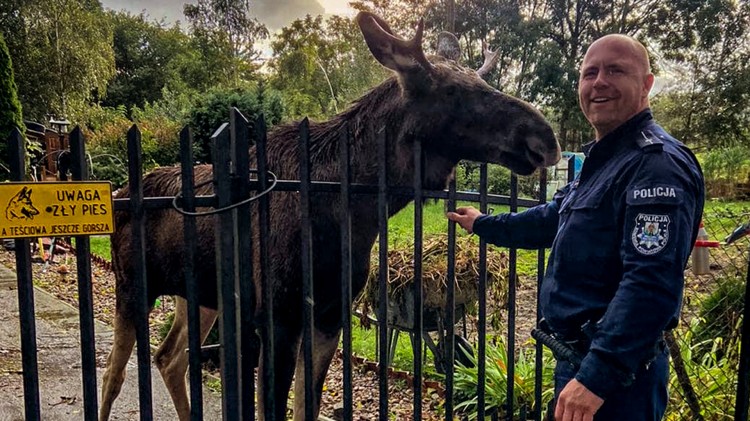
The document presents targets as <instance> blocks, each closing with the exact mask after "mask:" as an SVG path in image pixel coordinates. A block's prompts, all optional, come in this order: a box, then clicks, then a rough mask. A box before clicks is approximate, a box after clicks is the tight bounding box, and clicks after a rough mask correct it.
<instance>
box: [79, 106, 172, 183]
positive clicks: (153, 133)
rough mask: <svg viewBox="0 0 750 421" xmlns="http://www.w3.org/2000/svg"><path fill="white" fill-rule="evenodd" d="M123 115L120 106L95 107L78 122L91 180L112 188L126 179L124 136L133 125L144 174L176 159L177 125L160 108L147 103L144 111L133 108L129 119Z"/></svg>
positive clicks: (126, 152) (123, 111) (125, 142)
mask: <svg viewBox="0 0 750 421" xmlns="http://www.w3.org/2000/svg"><path fill="white" fill-rule="evenodd" d="M126 114H127V112H126V110H125V107H123V106H121V107H118V108H108V107H98V106H97V107H90V108H89V109H88V112H87V113H86V114H85V115H81V116H80V119H79V124H80V125H81V127H82V129H83V131H84V134H85V136H86V139H87V141H88V146H89V152H90V154H91V163H92V168H91V170H92V173H93V178H95V179H99V180H110V181H112V183H113V185H114V186H115V187H119V186H122V185H123V184H124V182H125V181H126V180H127V174H128V171H127V164H126V163H127V162H128V158H127V157H128V151H127V133H128V130H130V128H131V127H132V125H133V124H137V125H138V128H139V130H140V131H141V148H142V150H143V155H142V157H143V167H144V170H145V171H148V170H150V169H152V168H154V167H156V166H164V165H172V164H174V163H176V162H178V160H179V150H180V149H179V147H180V142H179V132H180V130H181V129H182V124H181V122H179V121H175V120H172V119H170V118H169V117H168V116H165V115H164V114H163V113H161V109H160V108H158V107H152V106H150V105H149V104H146V106H145V108H144V109H140V108H138V107H135V108H134V109H133V111H132V114H133V119H132V120H131V119H130V118H128V117H127V115H126Z"/></svg>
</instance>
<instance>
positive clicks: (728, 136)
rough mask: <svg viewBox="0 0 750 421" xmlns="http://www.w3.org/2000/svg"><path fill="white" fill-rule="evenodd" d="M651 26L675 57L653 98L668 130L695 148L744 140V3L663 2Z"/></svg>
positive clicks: (749, 115) (748, 46) (748, 85)
mask: <svg viewBox="0 0 750 421" xmlns="http://www.w3.org/2000/svg"><path fill="white" fill-rule="evenodd" d="M667 22H669V24H668V25H667V24H666V23H667ZM652 28H653V29H652V30H651V32H650V35H651V36H652V37H654V38H655V39H657V40H658V41H659V42H660V44H661V47H662V48H661V52H662V54H663V55H664V56H665V58H667V59H670V60H672V61H674V62H676V65H673V66H672V69H671V76H672V79H673V80H674V81H675V83H673V85H672V87H671V89H669V90H667V92H666V93H665V94H663V95H661V97H660V98H658V99H657V100H658V102H659V104H660V105H664V110H665V113H664V117H665V119H667V120H669V121H670V123H671V124H670V128H671V129H672V130H673V131H674V133H675V134H676V135H677V136H679V137H680V138H681V139H684V140H686V141H689V142H691V143H693V144H695V145H697V146H698V147H699V148H700V149H703V148H706V149H708V148H714V147H728V146H733V145H739V144H742V145H745V146H750V111H748V110H749V109H750V62H749V61H748V60H747V58H748V57H750V36H749V34H750V3H748V2H746V1H740V2H733V1H721V0H709V1H705V2H666V3H665V4H664V5H663V7H662V8H660V9H659V10H658V13H655V14H654V24H653V26H652ZM659 109H660V110H661V107H660V108H659Z"/></svg>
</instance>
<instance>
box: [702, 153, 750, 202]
mask: <svg viewBox="0 0 750 421" xmlns="http://www.w3.org/2000/svg"><path fill="white" fill-rule="evenodd" d="M749 157H750V149H748V148H747V147H745V146H733V147H731V148H716V149H712V150H710V151H709V152H707V153H706V154H705V155H702V156H701V167H702V168H703V174H704V177H705V179H706V190H707V194H708V196H709V197H721V198H728V199H732V198H735V197H736V196H737V191H736V185H737V184H738V183H743V182H746V181H747V180H748V175H749V174H750V158H749Z"/></svg>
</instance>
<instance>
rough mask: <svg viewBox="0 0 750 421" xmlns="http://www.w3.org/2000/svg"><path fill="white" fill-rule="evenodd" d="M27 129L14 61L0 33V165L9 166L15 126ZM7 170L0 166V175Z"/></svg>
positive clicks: (22, 129)
mask: <svg viewBox="0 0 750 421" xmlns="http://www.w3.org/2000/svg"><path fill="white" fill-rule="evenodd" d="M16 127H17V128H18V129H19V130H21V131H24V130H25V127H24V124H23V117H22V114H21V103H20V102H19V101H18V93H17V91H16V82H15V79H14V78H13V63H12V62H11V59H10V52H9V51H8V46H7V45H5V38H3V35H2V33H0V165H3V166H5V167H8V162H9V157H8V137H9V136H10V133H11V131H12V130H13V129H14V128H16ZM4 172H5V171H4V169H3V168H2V167H0V177H3V176H4V175H7V174H3V173H4Z"/></svg>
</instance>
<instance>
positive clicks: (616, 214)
mask: <svg viewBox="0 0 750 421" xmlns="http://www.w3.org/2000/svg"><path fill="white" fill-rule="evenodd" d="M653 83H654V76H653V74H652V73H651V71H650V65H649V59H648V54H647V52H646V49H645V48H644V47H643V45H641V44H640V43H639V42H638V41H636V40H634V39H632V38H630V37H627V36H624V35H607V36H605V37H602V38H600V39H598V40H597V41H595V42H594V43H592V44H591V46H590V47H589V48H588V50H587V52H586V55H585V57H584V59H583V63H582V67H581V74H580V79H579V85H578V94H579V102H580V106H581V110H582V111H583V113H584V115H585V116H586V118H587V119H588V121H589V122H590V124H591V125H592V126H593V128H594V130H595V134H596V140H594V141H593V142H591V143H590V144H588V145H586V146H585V147H584V152H585V153H586V155H587V158H586V160H585V161H584V164H583V167H582V169H581V172H580V173H579V175H578V177H577V178H576V179H575V180H574V181H573V182H572V183H570V184H569V185H567V186H566V187H564V188H563V189H561V190H560V191H558V192H557V193H556V194H555V196H554V198H553V200H552V201H551V202H549V203H547V204H544V205H539V206H536V207H533V208H530V209H528V210H526V211H525V212H521V213H518V214H502V215H497V216H489V215H483V214H481V213H480V212H479V211H478V210H476V209H474V208H472V207H466V208H460V209H457V210H456V212H449V213H448V215H447V216H448V218H449V219H451V220H453V221H456V222H457V223H458V224H459V225H461V227H463V228H464V229H465V230H467V231H468V232H470V233H471V232H474V233H476V234H477V235H479V236H480V237H482V238H483V239H485V240H486V241H488V242H490V243H492V244H496V245H499V246H505V247H517V248H542V247H551V250H550V257H549V264H548V267H547V272H546V274H545V277H544V281H543V283H542V286H541V295H540V303H539V305H540V307H541V311H542V314H543V316H544V318H545V320H546V322H547V323H548V326H549V329H550V330H551V331H552V333H553V334H554V336H555V337H557V338H560V339H561V340H563V341H565V342H566V343H568V344H570V345H571V346H572V347H573V348H574V349H575V350H577V351H579V354H580V355H581V356H582V357H583V360H582V362H581V364H580V366H579V367H576V366H574V365H572V364H570V363H569V362H566V361H558V363H557V365H556V367H555V397H556V400H557V404H556V407H555V411H554V415H555V419H556V420H558V421H559V420H564V421H569V420H576V421H578V420H606V421H613V420H628V421H633V420H635V421H647V420H659V419H661V418H662V416H663V415H664V411H665V408H666V405H667V381H668V375H669V366H668V356H667V351H666V350H665V347H664V346H663V337H662V335H663V331H665V330H668V329H672V328H674V327H675V326H676V324H677V320H678V315H679V311H680V307H681V303H682V290H683V286H684V278H683V270H684V268H685V265H686V263H687V259H688V256H689V254H690V250H691V248H692V245H693V243H694V242H695V237H696V234H697V230H698V224H699V222H700V220H701V216H702V213H703V202H704V184H703V175H702V173H701V169H700V166H699V164H698V162H697V160H696V159H695V157H694V155H693V154H692V153H691V152H690V150H689V149H688V148H687V147H686V146H685V145H683V144H682V143H680V142H679V141H677V140H675V139H674V138H673V137H672V136H670V135H669V134H668V133H667V132H666V131H665V130H664V129H663V128H661V127H660V126H659V125H658V124H657V123H656V122H655V121H654V119H653V117H652V114H651V110H650V109H649V102H648V94H649V91H650V90H651V87H652V86H653Z"/></svg>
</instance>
